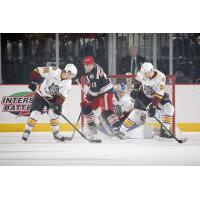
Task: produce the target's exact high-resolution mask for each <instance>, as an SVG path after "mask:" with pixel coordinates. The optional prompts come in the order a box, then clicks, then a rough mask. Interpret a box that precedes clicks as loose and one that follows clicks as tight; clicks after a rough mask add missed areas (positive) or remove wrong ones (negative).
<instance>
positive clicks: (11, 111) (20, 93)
mask: <svg viewBox="0 0 200 200" xmlns="http://www.w3.org/2000/svg"><path fill="white" fill-rule="evenodd" d="M80 97H81V89H80V86H72V89H71V91H70V92H69V96H68V98H67V100H66V101H65V102H64V104H63V114H64V115H65V116H67V117H68V118H69V120H71V122H73V123H75V122H76V120H77V113H80ZM33 98H34V93H33V92H32V91H31V90H29V89H28V85H0V128H1V126H2V127H6V128H7V127H12V126H14V125H16V124H17V125H19V124H21V125H22V126H23V128H24V124H25V123H26V121H27V118H28V116H29V115H30V108H31V104H32V102H33ZM59 121H60V123H61V124H62V123H63V124H67V123H66V121H65V120H64V119H63V118H62V117H60V118H59ZM7 124H9V125H7ZM37 124H42V125H44V124H47V125H48V127H49V116H48V114H47V112H46V109H44V113H43V114H42V115H41V116H40V119H39V120H38V123H37ZM37 127H38V128H40V126H37ZM7 129H8V128H7ZM7 129H6V130H7ZM6 130H4V131H5V132H6ZM13 130H14V129H13ZM19 130H20V129H19ZM41 130H43V129H41ZM64 130H66V129H64ZM0 131H1V129H0Z"/></svg>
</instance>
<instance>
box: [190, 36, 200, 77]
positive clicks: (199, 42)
mask: <svg viewBox="0 0 200 200" xmlns="http://www.w3.org/2000/svg"><path fill="white" fill-rule="evenodd" d="M192 58H193V63H194V77H193V79H194V80H196V78H198V77H199V76H200V36H198V37H197V38H196V39H195V41H194V44H193V45H192Z"/></svg>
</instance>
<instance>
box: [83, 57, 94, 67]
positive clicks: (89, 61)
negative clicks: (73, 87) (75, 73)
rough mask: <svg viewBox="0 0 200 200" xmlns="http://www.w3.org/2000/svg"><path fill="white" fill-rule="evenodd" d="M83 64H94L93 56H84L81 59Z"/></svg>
mask: <svg viewBox="0 0 200 200" xmlns="http://www.w3.org/2000/svg"><path fill="white" fill-rule="evenodd" d="M83 64H84V65H92V64H94V58H93V57H92V56H85V58H84V60H83Z"/></svg>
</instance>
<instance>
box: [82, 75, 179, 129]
mask: <svg viewBox="0 0 200 200" xmlns="http://www.w3.org/2000/svg"><path fill="white" fill-rule="evenodd" d="M108 77H109V78H110V79H111V81H112V83H113V84H114V86H116V85H118V84H119V83H120V82H123V83H125V84H126V92H127V93H128V94H130V92H131V91H132V89H133V87H134V81H135V75H109V76H108ZM81 85H82V89H84V90H85V92H86V91H87V86H86V85H85V78H84V77H82V80H81ZM165 92H167V93H168V94H169V96H170V100H171V102H172V104H173V106H174V107H175V77H174V76H166V85H165ZM84 96H85V95H84V92H83V91H82V93H81V99H82V100H83V99H84ZM95 115H97V117H96V118H98V115H100V110H97V111H96V112H95ZM156 117H157V118H158V119H159V120H160V121H162V118H163V112H162V111H161V110H157V112H156ZM175 124H176V120H175V113H174V116H173V121H172V125H171V131H172V132H173V133H175V129H176V125H175ZM146 125H147V126H151V127H153V130H154V132H155V133H156V132H158V131H159V130H160V124H159V123H158V122H157V121H156V120H155V119H154V118H149V117H148V118H147V120H146ZM81 126H82V127H83V126H84V118H83V117H82V120H81Z"/></svg>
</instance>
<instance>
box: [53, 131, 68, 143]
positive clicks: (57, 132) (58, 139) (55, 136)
mask: <svg viewBox="0 0 200 200" xmlns="http://www.w3.org/2000/svg"><path fill="white" fill-rule="evenodd" d="M53 137H54V139H55V140H57V141H61V142H64V141H65V140H66V139H65V137H64V136H62V135H61V134H60V133H59V131H54V132H53Z"/></svg>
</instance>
